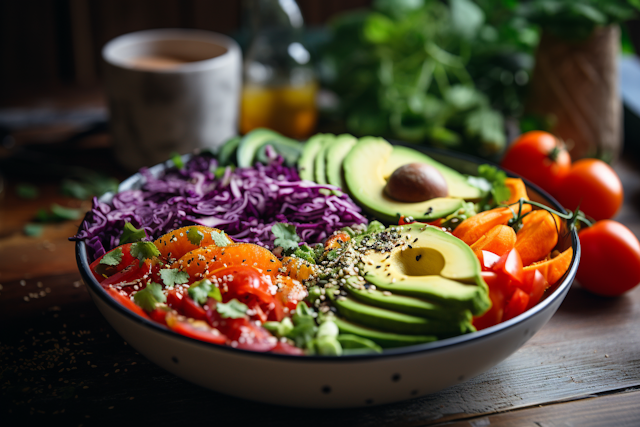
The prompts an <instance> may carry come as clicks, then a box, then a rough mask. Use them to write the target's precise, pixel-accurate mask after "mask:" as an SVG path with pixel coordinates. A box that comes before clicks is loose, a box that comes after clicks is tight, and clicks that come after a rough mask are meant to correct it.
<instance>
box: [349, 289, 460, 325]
mask: <svg viewBox="0 0 640 427" xmlns="http://www.w3.org/2000/svg"><path fill="white" fill-rule="evenodd" d="M345 289H346V290H347V292H348V293H349V295H351V296H353V297H354V299H356V300H360V301H362V302H364V303H367V304H370V305H375V306H378V307H382V308H387V309H389V310H394V311H398V312H400V313H405V314H412V315H414V316H420V317H426V318H434V319H442V320H460V321H471V312H470V311H469V310H462V311H455V310H452V309H450V308H447V307H444V306H442V305H438V304H434V303H432V302H430V301H427V300H424V299H420V298H415V297H410V296H405V295H397V294H391V295H389V294H388V292H386V293H383V292H382V291H378V290H372V289H369V290H360V289H358V288H356V287H355V286H353V285H350V284H347V285H346V286H345Z"/></svg>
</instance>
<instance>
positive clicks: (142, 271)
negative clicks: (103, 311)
mask: <svg viewBox="0 0 640 427" xmlns="http://www.w3.org/2000/svg"><path fill="white" fill-rule="evenodd" d="M159 269H160V263H159V262H158V261H157V260H150V259H146V260H144V262H143V263H142V265H140V262H139V261H138V260H135V262H133V263H132V264H130V265H128V266H127V267H125V268H124V269H123V270H121V271H119V272H117V273H115V274H114V275H112V276H109V277H107V278H106V279H104V280H103V281H102V283H101V285H102V286H103V287H106V286H109V285H118V284H131V283H141V284H142V283H144V284H145V285H146V283H147V282H149V281H152V280H153V278H152V276H153V275H154V273H155V274H157V271H158V270H159ZM125 289H126V291H127V293H131V292H132V291H133V287H132V286H126V287H125Z"/></svg>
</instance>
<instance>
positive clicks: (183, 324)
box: [166, 313, 227, 344]
mask: <svg viewBox="0 0 640 427" xmlns="http://www.w3.org/2000/svg"><path fill="white" fill-rule="evenodd" d="M166 320H167V326H169V328H170V329H171V330H173V331H174V332H177V333H179V334H180V335H184V336H185V337H189V338H194V339H197V340H200V341H205V342H210V343H213V344H224V343H226V342H227V337H226V336H225V335H224V334H222V333H221V332H220V331H219V330H218V329H215V328H212V327H210V326H209V325H207V324H206V323H205V322H202V321H196V322H193V323H191V322H187V321H186V320H181V319H180V318H178V316H176V315H175V314H173V313H169V314H167V316H166Z"/></svg>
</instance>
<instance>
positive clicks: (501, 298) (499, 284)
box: [473, 271, 507, 330]
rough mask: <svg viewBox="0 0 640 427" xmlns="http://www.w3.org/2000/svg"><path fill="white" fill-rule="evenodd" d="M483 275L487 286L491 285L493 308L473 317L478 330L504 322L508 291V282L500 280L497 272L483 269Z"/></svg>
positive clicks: (490, 296)
mask: <svg viewBox="0 0 640 427" xmlns="http://www.w3.org/2000/svg"><path fill="white" fill-rule="evenodd" d="M481 275H482V278H483V279H484V281H485V282H486V283H487V286H489V298H490V299H491V308H490V309H489V310H488V311H487V312H486V313H484V314H483V315H482V316H478V317H474V318H473V326H475V327H476V329H477V330H481V329H486V328H488V327H490V326H493V325H497V324H498V323H500V322H502V317H503V314H504V303H505V300H506V293H507V292H506V289H505V284H506V283H505V281H504V280H500V278H499V277H498V274H497V273H494V272H492V271H483V272H482V273H481Z"/></svg>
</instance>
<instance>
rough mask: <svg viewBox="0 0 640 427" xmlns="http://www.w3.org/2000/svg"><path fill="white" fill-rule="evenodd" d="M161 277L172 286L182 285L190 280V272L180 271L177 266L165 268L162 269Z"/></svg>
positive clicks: (167, 284) (166, 284) (166, 283)
mask: <svg viewBox="0 0 640 427" xmlns="http://www.w3.org/2000/svg"><path fill="white" fill-rule="evenodd" d="M160 277H161V278H162V282H163V283H164V284H165V286H168V287H170V288H172V287H174V286H175V285H181V284H183V283H187V282H188V281H189V273H187V272H186V271H180V270H178V269H177V268H165V269H163V270H160Z"/></svg>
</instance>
